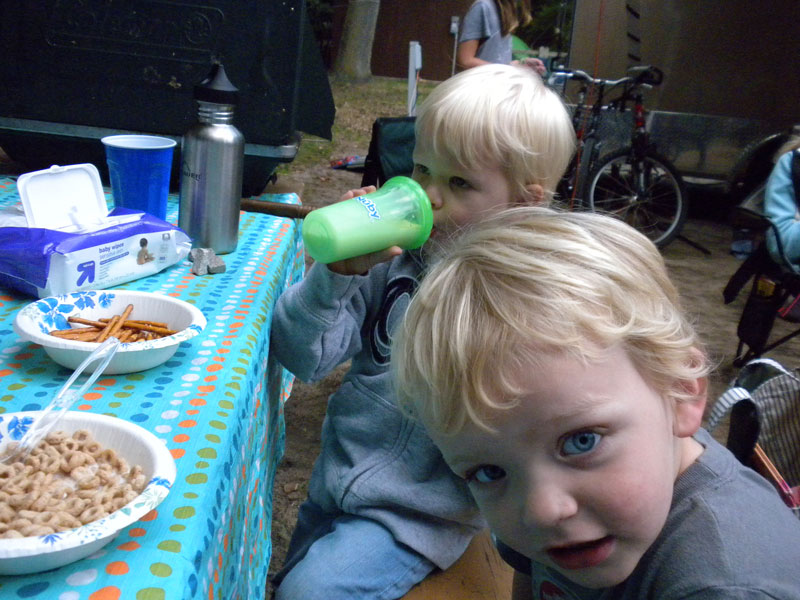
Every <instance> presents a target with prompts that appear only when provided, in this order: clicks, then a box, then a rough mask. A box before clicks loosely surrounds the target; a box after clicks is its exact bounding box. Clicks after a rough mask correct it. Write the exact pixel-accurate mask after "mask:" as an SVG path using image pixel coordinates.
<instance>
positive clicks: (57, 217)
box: [17, 163, 108, 232]
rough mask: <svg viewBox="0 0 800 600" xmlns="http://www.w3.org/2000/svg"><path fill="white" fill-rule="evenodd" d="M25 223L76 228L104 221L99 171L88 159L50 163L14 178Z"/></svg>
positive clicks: (76, 229) (93, 226)
mask: <svg viewBox="0 0 800 600" xmlns="http://www.w3.org/2000/svg"><path fill="white" fill-rule="evenodd" d="M17 190H18V191H19V195H20V198H21V199H22V207H23V208H24V210H25V218H26V220H27V221H28V227H40V228H43V229H59V230H61V231H67V232H76V231H82V230H87V229H90V230H91V229H96V228H97V227H98V225H102V224H104V223H105V222H106V216H107V215H108V208H107V206H106V199H105V195H104V194H103V185H102V184H101V183H100V173H99V172H98V170H97V167H95V166H94V165H93V164H91V163H84V164H79V165H64V166H59V165H53V166H52V167H50V168H49V169H43V170H41V171H33V172H31V173H24V174H22V175H20V176H19V178H18V179H17Z"/></svg>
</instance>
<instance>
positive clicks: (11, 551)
mask: <svg viewBox="0 0 800 600" xmlns="http://www.w3.org/2000/svg"><path fill="white" fill-rule="evenodd" d="M41 414H42V413H41V411H31V412H18V413H6V414H2V415H0V456H2V455H3V454H5V453H6V452H7V451H9V450H10V449H11V448H12V446H10V445H9V444H14V443H15V442H16V441H18V440H19V439H20V438H21V437H22V435H23V434H24V433H25V431H27V430H28V429H29V428H30V427H31V426H32V425H33V424H34V422H35V421H36V419H37V418H39V417H40V416H41ZM175 473H176V469H175V460H174V459H173V458H172V455H171V454H170V452H169V450H168V449H167V447H166V445H165V444H164V443H163V442H162V441H161V440H160V439H158V438H157V437H156V436H155V435H153V434H152V433H150V432H149V431H147V430H146V429H143V428H142V427H140V426H138V425H134V424H133V423H129V422H128V421H125V420H123V419H119V418H117V417H110V416H107V415H101V414H94V413H87V412H77V411H75V412H72V411H68V412H66V413H64V415H63V416H62V417H61V418H60V419H59V421H58V423H57V424H56V426H55V427H54V430H53V431H52V432H51V433H50V434H48V436H47V437H46V438H45V439H44V440H42V442H40V444H39V445H38V446H37V447H36V448H35V449H34V450H33V451H32V452H31V453H30V454H29V455H28V456H27V457H25V458H24V459H19V462H16V463H13V464H6V463H0V575H21V574H24V573H37V572H40V571H45V570H48V569H54V568H56V567H60V566H63V565H66V564H69V563H71V562H74V561H76V560H79V559H81V558H84V557H86V556H88V555H90V554H92V553H93V552H96V551H97V550H98V549H100V548H102V547H103V546H105V545H106V544H108V543H109V542H110V541H111V540H113V539H114V538H115V537H116V536H117V535H118V534H119V532H120V531H122V530H123V529H124V528H125V527H128V526H129V525H131V524H132V523H135V522H136V521H138V520H139V519H140V518H142V517H143V516H144V515H146V514H147V513H148V512H150V511H151V510H153V509H154V508H155V507H156V506H158V505H159V504H160V503H161V501H162V500H164V498H165V497H166V496H167V494H168V493H169V490H170V488H171V487H172V484H173V482H174V481H175Z"/></svg>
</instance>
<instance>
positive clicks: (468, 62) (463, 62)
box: [456, 40, 489, 69]
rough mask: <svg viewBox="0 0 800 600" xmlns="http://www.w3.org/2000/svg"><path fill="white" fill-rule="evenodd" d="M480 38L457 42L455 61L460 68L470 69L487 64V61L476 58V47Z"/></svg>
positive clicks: (479, 42)
mask: <svg viewBox="0 0 800 600" xmlns="http://www.w3.org/2000/svg"><path fill="white" fill-rule="evenodd" d="M480 45H481V40H465V41H463V42H460V43H459V44H458V51H457V52H456V62H457V63H458V66H459V67H460V68H462V69H471V68H473V67H479V66H481V65H488V64H489V61H486V60H483V59H482V58H478V48H480Z"/></svg>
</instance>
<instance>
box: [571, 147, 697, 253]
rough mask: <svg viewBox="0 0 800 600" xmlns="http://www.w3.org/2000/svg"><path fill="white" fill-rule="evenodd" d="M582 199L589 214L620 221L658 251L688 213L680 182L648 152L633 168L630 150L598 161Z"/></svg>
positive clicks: (666, 164) (669, 167)
mask: <svg viewBox="0 0 800 600" xmlns="http://www.w3.org/2000/svg"><path fill="white" fill-rule="evenodd" d="M586 196H587V198H588V201H589V208H590V209H591V210H592V211H595V212H603V213H608V214H611V215H613V216H615V217H617V218H619V219H622V220H623V221H625V222H626V223H628V224H629V225H631V226H632V227H634V228H636V229H637V230H639V231H640V232H642V233H643V234H644V235H646V236H647V237H648V238H650V240H651V241H652V242H653V243H654V244H655V245H656V246H658V247H659V248H662V247H664V246H666V245H667V244H669V243H670V242H671V241H672V240H673V239H675V236H677V235H678V233H680V230H681V228H682V227H683V224H684V222H685V221H686V214H687V212H688V210H689V205H688V199H687V195H686V189H685V187H684V184H683V179H682V178H681V176H680V175H679V174H678V172H677V171H676V170H675V167H673V166H672V163H670V162H669V160H667V159H666V158H664V157H663V156H661V155H659V154H657V153H655V152H650V151H648V152H647V153H646V154H645V156H644V158H643V159H642V160H641V161H639V162H638V163H637V164H634V159H633V158H632V156H631V148H630V147H628V148H623V149H622V150H618V151H616V152H613V153H611V154H609V155H608V156H606V157H604V158H602V159H600V162H599V163H598V165H597V167H595V169H594V171H593V172H592V175H591V176H590V177H589V187H588V188H587V191H586Z"/></svg>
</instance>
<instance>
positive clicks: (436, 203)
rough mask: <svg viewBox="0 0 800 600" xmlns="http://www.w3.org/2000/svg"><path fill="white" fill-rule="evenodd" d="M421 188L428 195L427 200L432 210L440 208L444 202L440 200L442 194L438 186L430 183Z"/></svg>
mask: <svg viewBox="0 0 800 600" xmlns="http://www.w3.org/2000/svg"><path fill="white" fill-rule="evenodd" d="M423 189H424V190H425V193H426V194H427V195H428V200H430V201H431V208H433V210H438V209H440V208H442V205H443V204H444V202H443V201H442V195H441V193H440V192H439V186H437V185H436V184H433V183H431V184H428V185H426V186H423Z"/></svg>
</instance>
